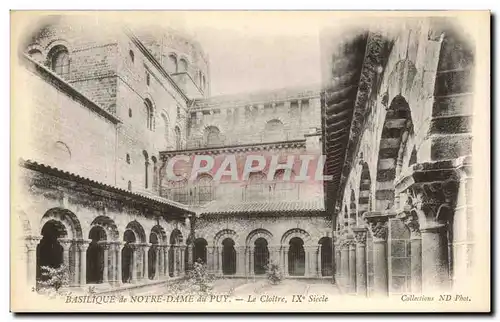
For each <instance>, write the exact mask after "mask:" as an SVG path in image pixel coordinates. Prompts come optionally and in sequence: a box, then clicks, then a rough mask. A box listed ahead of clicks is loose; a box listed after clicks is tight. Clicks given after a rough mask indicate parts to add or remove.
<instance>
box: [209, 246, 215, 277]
mask: <svg viewBox="0 0 500 322" xmlns="http://www.w3.org/2000/svg"><path fill="white" fill-rule="evenodd" d="M214 250H215V249H214V247H213V246H207V270H208V271H209V272H210V273H215V271H216V270H215V258H214Z"/></svg>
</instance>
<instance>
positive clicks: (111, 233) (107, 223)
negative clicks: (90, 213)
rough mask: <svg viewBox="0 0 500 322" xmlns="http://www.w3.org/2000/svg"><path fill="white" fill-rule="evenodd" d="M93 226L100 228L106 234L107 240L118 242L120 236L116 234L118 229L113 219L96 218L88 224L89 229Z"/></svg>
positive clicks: (105, 217) (106, 217)
mask: <svg viewBox="0 0 500 322" xmlns="http://www.w3.org/2000/svg"><path fill="white" fill-rule="evenodd" d="M95 226H99V227H102V228H103V229H104V231H105V232H106V239H107V240H114V241H118V240H119V239H120V234H119V233H118V227H117V226H116V223H115V221H114V220H113V219H111V218H109V217H108V216H98V217H96V218H95V219H94V220H93V221H92V223H91V224H90V227H91V229H92V228H93V227H95Z"/></svg>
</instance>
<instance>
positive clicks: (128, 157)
mask: <svg viewBox="0 0 500 322" xmlns="http://www.w3.org/2000/svg"><path fill="white" fill-rule="evenodd" d="M126 160H127V163H128V164H130V154H128V153H127V157H126Z"/></svg>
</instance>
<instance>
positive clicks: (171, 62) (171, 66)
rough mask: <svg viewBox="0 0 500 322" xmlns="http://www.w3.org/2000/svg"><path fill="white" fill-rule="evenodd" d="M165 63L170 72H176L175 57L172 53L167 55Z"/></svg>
mask: <svg viewBox="0 0 500 322" xmlns="http://www.w3.org/2000/svg"><path fill="white" fill-rule="evenodd" d="M166 64H167V68H166V69H167V70H168V71H169V72H170V73H172V74H174V73H177V57H176V56H175V55H174V54H170V55H168V57H167V61H166Z"/></svg>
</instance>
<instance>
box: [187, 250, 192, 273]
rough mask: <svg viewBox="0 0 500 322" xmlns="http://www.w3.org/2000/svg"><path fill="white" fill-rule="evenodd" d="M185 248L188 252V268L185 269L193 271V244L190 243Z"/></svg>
mask: <svg viewBox="0 0 500 322" xmlns="http://www.w3.org/2000/svg"><path fill="white" fill-rule="evenodd" d="M187 247H188V248H187V250H188V258H187V260H188V267H187V269H188V270H189V271H190V270H192V269H193V244H192V243H191V244H189V245H188V246H187Z"/></svg>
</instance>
